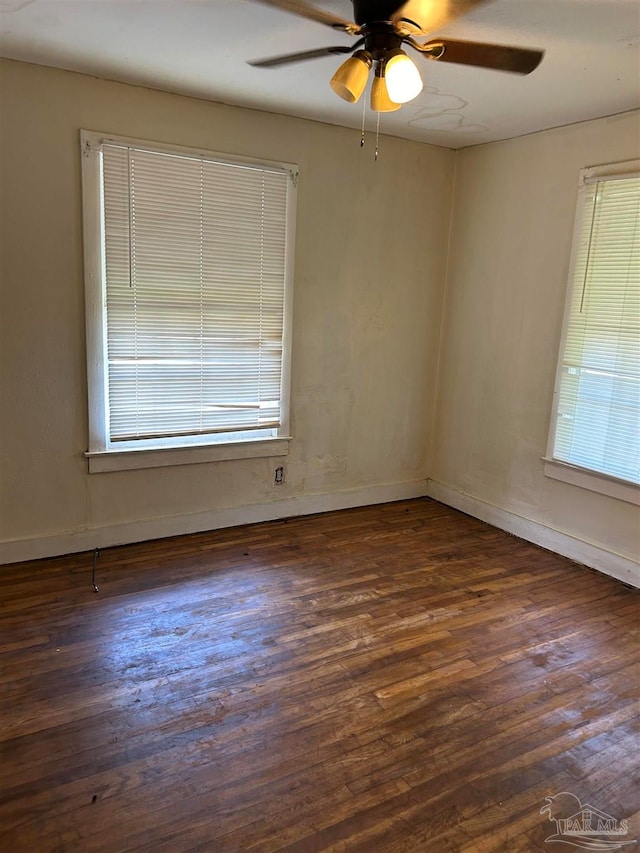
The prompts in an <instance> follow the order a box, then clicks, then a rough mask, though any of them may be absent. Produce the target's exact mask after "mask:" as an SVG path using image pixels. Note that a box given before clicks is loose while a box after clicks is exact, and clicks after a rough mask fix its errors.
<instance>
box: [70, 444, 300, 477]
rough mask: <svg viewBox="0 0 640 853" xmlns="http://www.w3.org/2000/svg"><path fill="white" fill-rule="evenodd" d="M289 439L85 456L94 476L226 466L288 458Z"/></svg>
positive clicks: (121, 451)
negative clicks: (172, 467)
mask: <svg viewBox="0 0 640 853" xmlns="http://www.w3.org/2000/svg"><path fill="white" fill-rule="evenodd" d="M289 440H290V439H289V438H265V439H261V440H260V441H238V442H235V443H229V444H207V445H191V446H190V447H170V448H167V447H157V448H153V449H145V450H100V451H89V452H87V453H85V456H86V457H87V460H88V463H89V473H90V474H101V473H103V472H106V471H132V470H134V469H138V468H163V467H165V466H168V465H195V464H198V463H202V462H225V461H228V460H231V459H256V458H260V457H266V456H286V455H287V454H288V453H289Z"/></svg>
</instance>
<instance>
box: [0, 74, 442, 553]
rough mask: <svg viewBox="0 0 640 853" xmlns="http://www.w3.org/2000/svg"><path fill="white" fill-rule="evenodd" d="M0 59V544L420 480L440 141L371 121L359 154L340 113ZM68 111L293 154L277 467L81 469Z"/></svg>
mask: <svg viewBox="0 0 640 853" xmlns="http://www.w3.org/2000/svg"><path fill="white" fill-rule="evenodd" d="M1 75H2V76H1V78H0V85H1V87H2V88H1V93H2V94H1V109H2V121H1V137H0V138H1V144H2V150H1V169H2V173H1V174H2V184H1V193H2V195H1V199H2V201H1V215H2V223H1V234H2V255H1V268H0V270H1V281H2V295H1V300H2V301H1V303H0V312H1V313H0V322H1V324H2V325H1V329H0V347H1V350H0V364H1V368H0V369H1V370H2V384H1V387H0V405H1V410H0V471H1V482H2V500H1V503H0V544H1V543H2V541H4V542H5V543H7V542H9V541H11V540H29V539H32V540H34V539H35V540H37V539H39V538H41V537H47V536H53V537H57V536H60V535H63V534H74V535H75V534H77V533H80V532H82V531H87V530H92V529H94V528H103V529H104V528H108V527H110V526H113V525H118V524H123V523H127V524H131V523H134V524H135V523H136V522H138V521H145V520H150V519H166V518H167V517H171V516H185V517H186V516H190V515H193V514H197V513H206V512H209V511H215V510H217V509H224V508H231V509H233V508H234V507H245V506H249V505H256V504H262V503H265V502H269V501H273V500H279V499H283V498H295V497H298V496H305V495H313V494H338V493H341V492H343V491H344V490H350V489H358V488H368V487H380V486H387V485H388V484H401V485H402V484H409V485H408V488H412V487H415V486H416V484H418V486H417V487H419V484H420V482H422V483H424V480H425V478H426V476H427V468H426V448H427V447H428V445H429V442H430V434H429V428H430V424H432V421H433V401H434V393H433V389H434V383H435V370H436V361H437V344H438V330H439V323H440V316H441V300H442V293H443V281H444V268H445V260H446V258H445V251H446V244H447V234H448V226H449V199H450V197H451V190H452V179H453V162H454V154H453V152H451V151H446V150H444V149H440V148H434V147H429V146H425V145H420V144H418V143H413V142H406V141H403V140H399V139H395V138H391V137H383V138H382V140H381V152H380V158H379V160H378V162H377V163H374V161H373V140H372V139H370V140H369V144H368V145H367V146H366V147H365V149H364V151H361V150H360V146H359V135H358V134H357V133H356V132H354V131H351V130H345V129H340V128H336V127H331V126H328V125H323V124H319V123H314V122H309V121H303V120H297V119H291V118H286V117H282V116H277V115H271V114H267V113H261V112H257V111H250V110H244V109H237V108H233V107H227V106H223V105H219V104H214V103H209V102H206V101H200V100H195V99H190V98H186V97H181V96H176V95H170V94H165V93H161V92H156V91H151V90H148V89H144V88H140V87H134V86H128V85H123V84H119V83H113V82H107V81H104V80H98V79H94V78H91V77H87V76H82V75H78V74H73V73H68V72H64V71H58V70H52V69H47V68H41V67H37V66H33V65H27V64H22V63H17V62H3V63H2V65H1ZM80 128H86V129H88V130H98V131H104V132H108V133H113V134H123V135H127V136H132V137H140V138H144V139H151V140H158V141H164V142H169V143H176V144H179V145H187V146H195V147H201V148H207V149H211V150H214V151H218V152H229V153H233V154H239V155H246V156H256V157H259V158H267V159H273V160H280V161H286V162H293V163H297V164H298V165H299V167H300V182H299V191H298V222H297V239H296V263H295V296H294V303H295V305H294V346H293V362H292V371H293V382H292V399H293V408H292V431H293V436H294V439H293V442H292V443H291V448H290V455H289V456H288V457H287V458H286V459H285V460H284V463H285V465H286V475H287V482H286V484H285V485H284V486H281V487H277V488H276V487H274V486H273V469H274V466H275V465H276V464H281V463H282V461H283V460H282V459H278V460H277V461H276V460H271V459H258V460H243V461H237V462H216V463H209V464H197V465H183V466H176V467H167V468H156V469H148V470H138V471H128V472H117V473H106V474H104V473H103V474H91V475H89V474H88V473H87V464H86V460H85V458H84V457H83V451H85V450H86V449H87V413H86V411H87V392H86V367H85V335H84V297H83V279H82V234H81V190H80V156H79V142H78V134H79V130H80ZM425 186H428V187H429V190H430V191H429V193H428V194H427V193H425V192H424V188H425ZM434 198H435V199H437V203H436V204H434V203H433V202H432V199H434ZM412 484H413V485H412ZM384 494H385V492H384V489H382V491H380V495H381V496H384ZM161 524H162V522H161V523H160V527H159V528H154V530H158V529H161ZM56 541H58V540H56ZM60 541H62V540H60ZM69 541H70V540H64V542H66V543H69ZM82 541H83V542H84V544H85V547H87V543H88V542H90V541H91V540H90V539H87V538H86V537H85V538H84V539H83V540H82ZM48 547H49V546H48ZM56 547H57V546H56V542H55V541H54V542H53V543H52V544H51V545H50V550H54V551H55V548H56ZM67 547H70V546H69V545H68V546H67ZM10 553H12V554H15V553H16V552H15V550H13V551H11V552H10Z"/></svg>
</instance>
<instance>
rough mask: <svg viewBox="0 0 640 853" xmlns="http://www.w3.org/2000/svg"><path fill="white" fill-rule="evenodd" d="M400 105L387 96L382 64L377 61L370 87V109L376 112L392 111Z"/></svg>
mask: <svg viewBox="0 0 640 853" xmlns="http://www.w3.org/2000/svg"><path fill="white" fill-rule="evenodd" d="M400 106H401V105H400V104H396V103H395V101H392V100H391V98H390V97H389V93H388V91H387V84H386V82H385V78H384V65H383V64H382V63H379V65H378V67H377V68H376V75H375V77H374V78H373V86H372V87H371V109H372V110H374V112H377V113H392V112H393V111H394V110H399V109H400Z"/></svg>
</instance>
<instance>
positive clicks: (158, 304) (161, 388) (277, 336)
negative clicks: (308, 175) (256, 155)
mask: <svg viewBox="0 0 640 853" xmlns="http://www.w3.org/2000/svg"><path fill="white" fill-rule="evenodd" d="M100 152H101V191H102V206H103V210H102V228H103V240H102V242H103V278H104V285H103V286H104V293H103V300H104V306H105V309H106V311H105V316H104V318H103V323H104V330H105V331H104V345H105V376H104V380H105V396H106V401H105V418H106V421H107V431H108V442H123V441H132V440H136V439H138V440H149V439H162V438H169V437H175V436H197V435H203V436H205V435H211V434H217V433H233V432H236V433H237V432H238V431H240V432H242V433H244V432H246V431H256V430H265V429H268V428H277V427H278V426H279V425H280V423H281V417H282V414H281V409H282V385H283V328H284V325H283V324H284V305H285V299H284V295H285V275H286V254H287V190H288V184H289V182H290V180H291V176H290V174H289V172H288V171H287V170H285V169H279V168H266V167H261V166H257V165H256V166H253V165H244V164H236V163H228V162H221V161H218V160H215V159H209V158H207V157H204V156H192V155H185V154H181V153H167V152H165V151H158V150H153V149H151V148H149V149H147V148H145V147H136V146H132V145H127V144H118V143H117V142H103V143H102V144H101V146H100Z"/></svg>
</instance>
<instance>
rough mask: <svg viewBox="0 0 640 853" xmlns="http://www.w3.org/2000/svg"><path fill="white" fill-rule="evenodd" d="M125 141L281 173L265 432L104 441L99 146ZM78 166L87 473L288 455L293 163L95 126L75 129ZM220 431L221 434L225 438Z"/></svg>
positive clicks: (103, 281)
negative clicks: (271, 418)
mask: <svg viewBox="0 0 640 853" xmlns="http://www.w3.org/2000/svg"><path fill="white" fill-rule="evenodd" d="M109 143H111V144H117V145H129V146H132V147H140V148H145V149H149V150H152V151H157V152H158V153H165V154H174V155H185V156H192V157H204V158H206V159H210V160H215V161H216V162H219V163H225V164H229V165H232V166H233V165H249V166H255V167H258V168H261V167H263V168H268V169H271V170H278V171H282V172H286V173H287V174H288V175H289V180H288V185H287V213H286V222H285V232H286V249H285V276H284V317H283V337H282V344H283V354H282V376H281V394H280V401H281V419H280V420H281V423H280V426H279V427H276V428H273V429H271V428H268V429H265V430H264V431H263V433H264V434H261V435H260V436H256V435H255V433H252V434H245V435H243V434H242V433H241V432H240V431H237V432H235V433H226V434H224V433H223V434H219V433H218V434H211V435H196V436H187V437H185V436H177V437H175V438H158V439H151V440H149V439H147V440H134V441H117V442H114V441H110V439H109V427H108V423H107V415H108V405H107V401H108V388H107V383H108V376H107V364H106V358H105V355H106V352H105V348H106V340H107V325H106V321H107V314H106V269H105V258H104V239H103V237H104V214H103V198H102V168H101V167H102V158H101V155H100V152H101V147H102V145H103V144H109ZM80 149H81V165H82V214H83V244H84V283H85V320H86V348H87V388H88V416H89V443H88V445H89V446H88V450H87V451H86V452H85V456H86V458H87V459H88V465H89V472H90V473H97V472H102V471H117V470H130V469H132V468H151V467H153V468H155V467H159V466H163V465H179V464H190V463H197V462H212V461H222V460H228V459H247V458H255V457H267V456H283V455H286V454H287V453H288V447H289V441H290V438H291V435H290V395H291V342H292V319H293V262H294V245H295V224H296V201H297V199H296V195H297V184H298V174H299V173H298V167H297V166H296V165H295V164H292V163H283V162H275V161H272V160H258V159H255V158H250V157H242V156H236V155H229V154H225V153H219V152H215V151H209V150H204V149H200V148H190V147H186V146H182V145H172V144H167V143H162V142H153V141H149V140H143V139H137V138H132V137H127V136H119V135H118V136H114V135H110V134H106V133H100V132H97V131H90V130H81V131H80ZM261 432H262V431H261ZM225 436H226V438H225Z"/></svg>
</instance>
